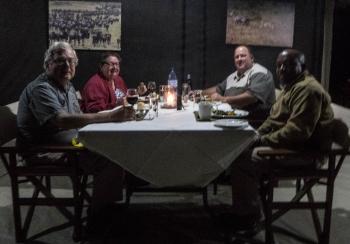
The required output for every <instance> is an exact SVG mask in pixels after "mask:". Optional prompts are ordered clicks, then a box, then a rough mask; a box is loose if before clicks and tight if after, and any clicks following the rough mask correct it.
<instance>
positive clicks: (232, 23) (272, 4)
mask: <svg viewBox="0 0 350 244" xmlns="http://www.w3.org/2000/svg"><path fill="white" fill-rule="evenodd" d="M294 12H295V7H294V2H290V1H256V0H228V3H227V24H226V44H247V45H261V46H277V47H291V46H293V36H294Z"/></svg>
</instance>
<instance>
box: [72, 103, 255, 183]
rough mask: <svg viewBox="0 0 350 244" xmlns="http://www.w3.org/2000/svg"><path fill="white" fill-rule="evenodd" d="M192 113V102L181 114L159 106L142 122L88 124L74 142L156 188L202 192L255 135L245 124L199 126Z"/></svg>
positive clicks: (214, 122) (205, 123)
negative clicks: (194, 188)
mask: <svg viewBox="0 0 350 244" xmlns="http://www.w3.org/2000/svg"><path fill="white" fill-rule="evenodd" d="M197 111H198V104H195V103H192V102H191V103H189V104H188V105H187V106H185V107H184V108H183V109H182V110H176V108H175V109H173V108H162V106H161V104H160V105H159V109H158V110H157V112H155V111H153V110H152V109H151V110H150V111H149V112H148V113H147V114H146V116H145V118H144V119H142V120H135V121H126V122H114V123H97V124H89V125H87V126H85V127H83V128H81V129H80V130H79V134H78V139H79V141H80V142H81V143H82V144H83V145H84V146H85V147H86V148H87V149H88V150H90V151H93V152H96V153H98V154H100V155H103V156H104V157H107V158H108V159H110V160H111V161H112V162H114V163H116V164H118V165H120V166H121V167H122V168H123V169H125V170H126V171H128V172H130V173H132V174H133V175H135V176H137V177H139V178H141V179H143V180H145V181H148V182H150V183H151V184H153V185H155V186H158V187H187V186H188V187H205V186H207V185H208V184H209V183H210V182H212V181H213V180H214V179H215V178H216V177H218V176H219V175H220V174H221V173H222V172H224V171H225V170H227V169H228V168H229V167H230V165H231V164H232V163H234V161H235V159H237V157H238V156H239V155H240V154H241V153H242V152H243V151H244V150H245V149H246V148H247V147H249V146H250V145H251V143H252V142H253V141H254V139H255V137H256V131H255V130H254V129H253V128H252V127H251V126H250V125H249V124H248V123H246V124H245V123H244V126H239V127H231V126H222V125H224V124H223V123H221V124H219V123H218V121H219V120H208V121H199V120H198V118H196V116H195V115H196V112H197ZM242 119H244V118H242ZM243 121H244V120H243Z"/></svg>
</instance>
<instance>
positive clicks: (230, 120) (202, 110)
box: [194, 101, 249, 128]
mask: <svg viewBox="0 0 350 244" xmlns="http://www.w3.org/2000/svg"><path fill="white" fill-rule="evenodd" d="M248 115H249V112H248V111H245V110H241V109H234V108H232V107H231V105H229V104H228V103H222V102H215V101H200V102H199V103H198V111H194V116H195V118H196V121H198V122H202V121H203V122H205V121H206V122H208V121H214V125H215V126H217V127H222V128H242V127H246V126H248V125H249V124H248V121H247V120H245V118H246V117H247V116H248Z"/></svg>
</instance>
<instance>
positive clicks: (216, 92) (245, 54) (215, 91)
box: [202, 46, 276, 118]
mask: <svg viewBox="0 0 350 244" xmlns="http://www.w3.org/2000/svg"><path fill="white" fill-rule="evenodd" d="M234 63H235V67H236V71H235V72H234V73H232V74H231V75H229V76H228V77H227V78H226V79H225V80H224V81H223V82H221V83H219V84H218V85H217V86H213V87H210V88H208V89H206V90H203V92H202V94H203V95H208V96H210V97H211V98H212V99H213V100H215V101H221V102H224V103H229V104H231V106H232V107H235V108H241V109H244V110H248V111H250V112H251V114H252V116H253V117H254V115H256V116H258V117H259V118H266V117H267V115H268V112H269V110H270V108H271V106H272V104H273V103H274V102H275V100H276V98H275V85H274V81H273V76H272V74H271V72H270V71H269V70H267V69H266V68H265V67H263V66H261V65H260V64H258V63H254V57H253V54H252V52H251V51H250V48H249V47H248V46H238V47H237V48H236V49H235V51H234Z"/></svg>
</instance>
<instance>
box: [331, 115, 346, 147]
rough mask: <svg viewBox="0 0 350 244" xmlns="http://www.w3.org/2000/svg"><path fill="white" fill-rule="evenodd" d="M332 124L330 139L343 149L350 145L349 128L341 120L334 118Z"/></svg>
mask: <svg viewBox="0 0 350 244" xmlns="http://www.w3.org/2000/svg"><path fill="white" fill-rule="evenodd" d="M332 123H333V125H332V140H333V142H335V143H337V144H338V145H339V146H341V147H342V148H343V149H348V148H349V146H350V137H349V128H348V126H347V125H346V124H345V123H344V121H343V120H341V119H338V118H335V119H334V120H333V122H332Z"/></svg>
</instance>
